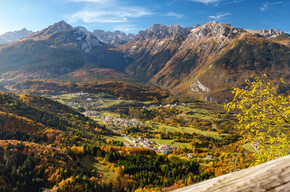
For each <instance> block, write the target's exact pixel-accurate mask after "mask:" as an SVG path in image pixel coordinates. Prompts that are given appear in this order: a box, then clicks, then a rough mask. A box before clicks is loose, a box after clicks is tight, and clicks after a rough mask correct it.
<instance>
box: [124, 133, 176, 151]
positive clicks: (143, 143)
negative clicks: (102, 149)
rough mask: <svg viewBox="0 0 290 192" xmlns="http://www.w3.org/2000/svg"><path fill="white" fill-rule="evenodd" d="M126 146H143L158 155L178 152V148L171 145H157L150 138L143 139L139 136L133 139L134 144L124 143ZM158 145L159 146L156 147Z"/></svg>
mask: <svg viewBox="0 0 290 192" xmlns="http://www.w3.org/2000/svg"><path fill="white" fill-rule="evenodd" d="M124 145H125V146H127V147H136V146H142V147H144V148H147V149H151V150H154V151H156V152H158V153H163V154H169V152H170V151H171V150H176V147H173V146H170V145H160V144H158V143H156V142H155V141H152V140H150V139H148V138H142V137H140V136H138V137H137V138H136V139H133V142H131V143H130V142H124ZM156 145H159V146H158V147H156Z"/></svg>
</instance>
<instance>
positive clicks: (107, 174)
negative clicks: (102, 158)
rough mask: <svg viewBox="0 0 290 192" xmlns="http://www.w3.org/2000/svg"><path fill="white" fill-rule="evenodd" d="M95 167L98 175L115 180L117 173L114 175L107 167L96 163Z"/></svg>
mask: <svg viewBox="0 0 290 192" xmlns="http://www.w3.org/2000/svg"><path fill="white" fill-rule="evenodd" d="M93 167H94V168H95V169H96V170H97V172H98V173H100V174H102V175H103V178H105V179H108V180H113V179H114V178H115V173H113V172H112V171H111V170H110V169H109V168H108V167H106V166H105V165H101V164H99V163H95V164H94V165H93Z"/></svg>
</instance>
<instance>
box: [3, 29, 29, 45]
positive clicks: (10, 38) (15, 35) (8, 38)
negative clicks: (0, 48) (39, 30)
mask: <svg viewBox="0 0 290 192" xmlns="http://www.w3.org/2000/svg"><path fill="white" fill-rule="evenodd" d="M32 33H33V32H32V31H29V30H27V29H26V28H23V29H21V30H20V31H12V32H7V33H4V34H3V35H0V45H2V44H6V43H11V42H15V41H19V40H21V39H23V38H25V37H27V36H29V35H31V34H32Z"/></svg>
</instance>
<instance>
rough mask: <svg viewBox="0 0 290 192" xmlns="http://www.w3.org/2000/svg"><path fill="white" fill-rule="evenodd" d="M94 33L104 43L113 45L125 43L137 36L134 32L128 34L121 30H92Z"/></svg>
mask: <svg viewBox="0 0 290 192" xmlns="http://www.w3.org/2000/svg"><path fill="white" fill-rule="evenodd" d="M92 35H94V36H95V37H97V38H98V39H99V40H100V41H102V42H104V43H107V44H113V45H121V44H125V43H127V42H128V41H130V40H131V39H132V38H134V37H135V35H133V34H132V33H129V34H126V33H122V32H121V31H114V32H110V31H103V30H94V31H93V32H92Z"/></svg>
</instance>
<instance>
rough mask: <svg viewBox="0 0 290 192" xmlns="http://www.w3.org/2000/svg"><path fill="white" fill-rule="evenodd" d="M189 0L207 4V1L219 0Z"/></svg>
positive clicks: (214, 1)
mask: <svg viewBox="0 0 290 192" xmlns="http://www.w3.org/2000/svg"><path fill="white" fill-rule="evenodd" d="M191 1H194V2H199V3H204V4H209V3H218V2H220V1H221V0H191Z"/></svg>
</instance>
